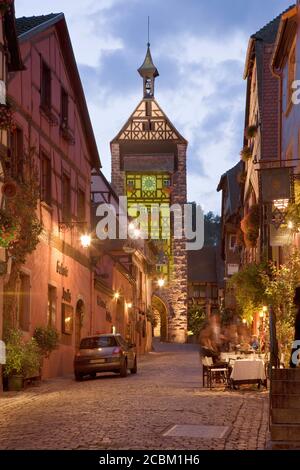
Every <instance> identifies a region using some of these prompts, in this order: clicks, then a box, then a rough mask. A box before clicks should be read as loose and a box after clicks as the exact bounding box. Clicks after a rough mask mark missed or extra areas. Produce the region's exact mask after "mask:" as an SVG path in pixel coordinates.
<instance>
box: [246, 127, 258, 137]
mask: <svg viewBox="0 0 300 470" xmlns="http://www.w3.org/2000/svg"><path fill="white" fill-rule="evenodd" d="M257 131H258V126H256V125H255V124H252V125H250V126H248V127H247V128H246V130H245V137H246V139H248V140H250V139H253V138H254V137H255V136H256V134H257Z"/></svg>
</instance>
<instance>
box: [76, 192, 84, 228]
mask: <svg viewBox="0 0 300 470" xmlns="http://www.w3.org/2000/svg"><path fill="white" fill-rule="evenodd" d="M77 218H78V221H79V222H85V194H84V192H83V191H82V190H81V189H79V191H78V193H77Z"/></svg>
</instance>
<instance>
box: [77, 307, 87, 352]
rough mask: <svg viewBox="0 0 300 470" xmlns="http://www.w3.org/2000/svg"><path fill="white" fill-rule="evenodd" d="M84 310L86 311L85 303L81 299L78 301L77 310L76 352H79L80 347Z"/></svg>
mask: <svg viewBox="0 0 300 470" xmlns="http://www.w3.org/2000/svg"><path fill="white" fill-rule="evenodd" d="M84 310H85V306H84V302H83V300H81V299H80V300H78V302H77V304H76V310H75V350H76V351H78V350H79V347H80V341H81V330H82V323H83V318H84Z"/></svg>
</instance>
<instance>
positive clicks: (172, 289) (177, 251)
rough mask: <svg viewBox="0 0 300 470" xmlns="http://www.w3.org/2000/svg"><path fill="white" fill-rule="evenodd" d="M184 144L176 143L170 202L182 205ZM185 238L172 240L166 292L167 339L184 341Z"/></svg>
mask: <svg viewBox="0 0 300 470" xmlns="http://www.w3.org/2000/svg"><path fill="white" fill-rule="evenodd" d="M186 150H187V145H186V144H179V145H178V168H177V171H176V173H174V175H173V191H172V204H180V205H181V206H182V213H183V205H184V204H185V203H186V202H187V183H186ZM185 245H186V240H184V239H183V240H173V241H172V252H173V270H172V272H171V276H170V286H169V289H168V292H167V296H168V300H169V302H168V303H169V310H170V311H169V325H168V340H169V341H170V342H174V343H185V342H186V339H187V302H188V285H187V252H186V246H185Z"/></svg>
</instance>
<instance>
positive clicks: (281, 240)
mask: <svg viewBox="0 0 300 470" xmlns="http://www.w3.org/2000/svg"><path fill="white" fill-rule="evenodd" d="M292 241H293V235H292V231H291V230H289V229H288V228H281V227H279V228H276V227H275V226H273V225H270V246H274V247H275V246H288V245H291V243H292Z"/></svg>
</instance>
